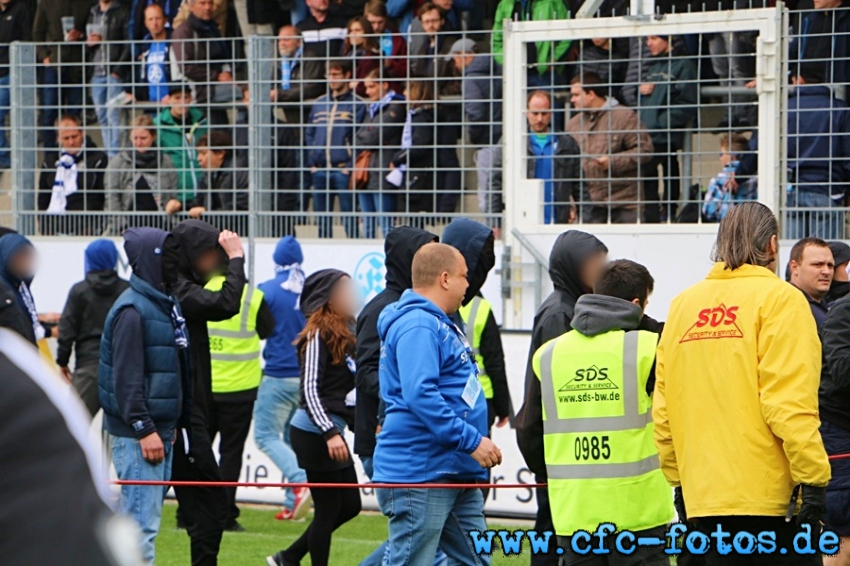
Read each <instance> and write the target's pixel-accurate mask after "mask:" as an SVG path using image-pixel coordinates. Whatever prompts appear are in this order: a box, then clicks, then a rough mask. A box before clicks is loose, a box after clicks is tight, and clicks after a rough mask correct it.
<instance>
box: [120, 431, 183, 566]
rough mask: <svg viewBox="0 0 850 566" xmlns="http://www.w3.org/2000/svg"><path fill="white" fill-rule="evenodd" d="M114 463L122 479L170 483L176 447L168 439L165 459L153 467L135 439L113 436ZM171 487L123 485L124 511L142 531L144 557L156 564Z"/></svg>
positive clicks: (164, 443) (122, 506)
mask: <svg viewBox="0 0 850 566" xmlns="http://www.w3.org/2000/svg"><path fill="white" fill-rule="evenodd" d="M110 440H111V442H112V463H113V464H115V472H116V474H118V479H119V480H148V481H168V480H170V479H171V459H172V457H173V456H174V450H173V448H174V447H173V445H172V444H171V442H170V441H167V440H164V441H163V442H162V445H163V446H164V447H165V460H163V462H162V463H161V464H151V463H149V462H148V461H147V460H145V459H144V458H143V457H142V448H141V446H140V445H139V441H138V440H136V439H135V438H127V437H123V436H112V435H110ZM167 492H168V487H161V486H150V485H122V486H121V508H120V512H121V513H123V514H125V515H128V516H130V517H132V518H133V519H135V520H136V522H137V523H138V524H139V527H140V528H141V530H142V541H141V542H142V558H144V559H145V561H146V562H147V563H148V564H153V561H154V556H155V548H154V541H155V540H156V535H157V533H158V532H159V522H160V519H161V518H162V501H163V499H165V494H166V493H167Z"/></svg>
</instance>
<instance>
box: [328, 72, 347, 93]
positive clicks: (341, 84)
mask: <svg viewBox="0 0 850 566" xmlns="http://www.w3.org/2000/svg"><path fill="white" fill-rule="evenodd" d="M349 82H351V73H343V72H342V69H333V68H331V69H328V86H329V87H330V89H331V90H332V91H334V92H340V91H344V90H346V89H348V83H349Z"/></svg>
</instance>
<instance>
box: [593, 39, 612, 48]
mask: <svg viewBox="0 0 850 566" xmlns="http://www.w3.org/2000/svg"><path fill="white" fill-rule="evenodd" d="M590 41H592V42H593V45H595V46H596V47H599V48H600V49H608V46H609V45H611V40H610V39H608V38H607V37H594V38H593V39H591V40H590Z"/></svg>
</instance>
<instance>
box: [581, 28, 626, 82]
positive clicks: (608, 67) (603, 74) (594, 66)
mask: <svg viewBox="0 0 850 566" xmlns="http://www.w3.org/2000/svg"><path fill="white" fill-rule="evenodd" d="M578 67H579V70H578V72H577V73H576V74H577V75H579V76H582V75H584V74H587V73H595V74H596V75H598V76H599V78H600V79H602V84H604V85H610V87H609V90H610V91H612V92H609V95H612V94H620V93H619V92H616V93H615V92H613V90H614V89H615V87H616V89H617V90H619V85H622V84H623V82H625V80H626V72H627V71H628V67H629V46H628V39H612V40H611V49H603V48H601V47H597V46H596V45H594V43H593V42H592V41H591V40H589V39H588V40H585V41H583V42H582V44H581V51H580V52H579V60H578Z"/></svg>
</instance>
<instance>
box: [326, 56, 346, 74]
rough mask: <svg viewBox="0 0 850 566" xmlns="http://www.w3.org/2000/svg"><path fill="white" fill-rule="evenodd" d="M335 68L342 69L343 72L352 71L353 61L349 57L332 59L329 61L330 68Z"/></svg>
mask: <svg viewBox="0 0 850 566" xmlns="http://www.w3.org/2000/svg"><path fill="white" fill-rule="evenodd" d="M331 69H335V70H337V71H342V74H343V75H344V74H346V73H351V72H352V66H351V61H350V60H349V59H331V60H330V61H328V70H329V71H330V70H331Z"/></svg>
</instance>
